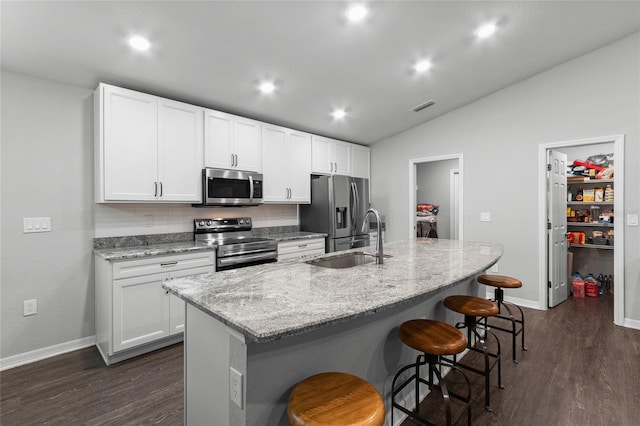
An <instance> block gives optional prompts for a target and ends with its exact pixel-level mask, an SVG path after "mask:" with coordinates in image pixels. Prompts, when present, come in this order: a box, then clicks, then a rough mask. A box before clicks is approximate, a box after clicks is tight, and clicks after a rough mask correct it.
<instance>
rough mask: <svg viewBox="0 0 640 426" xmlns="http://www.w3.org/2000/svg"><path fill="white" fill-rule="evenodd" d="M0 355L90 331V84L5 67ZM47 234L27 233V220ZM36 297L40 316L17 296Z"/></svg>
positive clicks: (27, 349) (18, 351)
mask: <svg viewBox="0 0 640 426" xmlns="http://www.w3.org/2000/svg"><path fill="white" fill-rule="evenodd" d="M1 85H2V87H1V89H2V170H1V173H2V188H1V195H2V237H1V240H2V243H1V244H2V272H1V276H2V281H1V287H0V291H1V299H2V302H1V306H2V314H1V315H2V348H1V352H0V356H1V357H3V358H4V357H6V356H10V355H15V354H19V353H24V352H28V351H31V350H35V349H40V348H43V347H48V346H52V345H57V344H60V343H64V342H70V341H74V340H77V339H81V338H83V337H88V336H92V335H93V334H94V333H95V331H94V328H95V327H94V318H93V310H94V309H93V300H94V296H93V295H94V291H93V282H94V281H93V265H92V263H93V262H92V244H93V242H92V241H93V228H94V226H93V133H92V132H93V124H92V123H93V119H92V117H93V115H92V114H93V106H92V92H91V91H90V90H86V89H81V88H76V87H71V86H68V85H61V84H57V83H54V82H51V81H47V80H42V79H34V78H30V77H27V76H23V75H18V74H14V73H10V72H3V73H2V81H1ZM41 216H50V217H51V229H52V232H48V233H39V234H24V233H23V232H22V230H23V223H22V219H23V218H25V217H41ZM28 299H37V300H38V314H37V315H34V316H29V317H23V315H22V302H23V301H24V300H28Z"/></svg>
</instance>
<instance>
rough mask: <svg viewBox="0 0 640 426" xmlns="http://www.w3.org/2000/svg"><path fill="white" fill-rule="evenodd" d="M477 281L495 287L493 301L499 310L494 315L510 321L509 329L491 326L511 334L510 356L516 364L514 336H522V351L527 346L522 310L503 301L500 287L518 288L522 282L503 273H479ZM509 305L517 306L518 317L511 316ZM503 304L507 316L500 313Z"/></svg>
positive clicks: (502, 292) (502, 291)
mask: <svg viewBox="0 0 640 426" xmlns="http://www.w3.org/2000/svg"><path fill="white" fill-rule="evenodd" d="M478 282H479V283H481V284H484V285H489V286H491V287H495V292H494V299H493V301H494V302H496V303H497V304H498V311H499V312H498V315H496V316H495V317H496V318H501V319H504V320H508V321H511V328H510V329H508V328H503V327H499V326H497V325H491V328H492V329H496V330H500V331H504V332H506V333H510V334H511V349H512V351H513V355H512V358H513V362H515V363H516V364H517V363H518V360H517V359H516V337H517V336H518V334H522V338H521V339H522V350H523V351H526V350H527V348H526V347H525V346H524V312H522V309H521V308H520V306H518V305H516V304H513V303H507V302H505V301H504V290H502V289H503V288H520V287H522V282H521V281H520V280H517V279H515V278H512V277H507V276H505V275H480V276H479V277H478ZM510 305H511V306H515V307H516V308H518V310H519V311H520V319H518V318H516V317H514V316H513V312H512V311H511V308H510ZM503 306H504V308H505V310H506V311H507V313H508V314H509V315H508V316H504V315H501V314H502V307H503ZM518 325H519V326H518Z"/></svg>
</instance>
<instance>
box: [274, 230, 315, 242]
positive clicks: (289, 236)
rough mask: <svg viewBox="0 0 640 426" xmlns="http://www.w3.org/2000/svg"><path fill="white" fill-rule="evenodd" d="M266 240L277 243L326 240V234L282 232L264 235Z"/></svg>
mask: <svg viewBox="0 0 640 426" xmlns="http://www.w3.org/2000/svg"><path fill="white" fill-rule="evenodd" d="M264 236H265V237H267V238H271V239H273V240H277V241H295V240H312V239H314V238H326V236H327V234H321V233H318V232H304V231H298V232H283V233H279V234H268V235H264Z"/></svg>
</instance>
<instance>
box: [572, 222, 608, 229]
mask: <svg viewBox="0 0 640 426" xmlns="http://www.w3.org/2000/svg"><path fill="white" fill-rule="evenodd" d="M567 226H590V227H594V228H613V223H589V222H567Z"/></svg>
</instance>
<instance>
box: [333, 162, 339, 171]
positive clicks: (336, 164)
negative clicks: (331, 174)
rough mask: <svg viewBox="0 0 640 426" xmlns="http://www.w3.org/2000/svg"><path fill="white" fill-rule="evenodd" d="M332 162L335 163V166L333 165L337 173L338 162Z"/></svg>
mask: <svg viewBox="0 0 640 426" xmlns="http://www.w3.org/2000/svg"><path fill="white" fill-rule="evenodd" d="M333 164H335V166H336V167H335V171H336V173H337V172H338V163H333Z"/></svg>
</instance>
